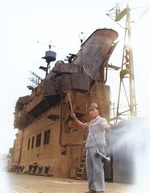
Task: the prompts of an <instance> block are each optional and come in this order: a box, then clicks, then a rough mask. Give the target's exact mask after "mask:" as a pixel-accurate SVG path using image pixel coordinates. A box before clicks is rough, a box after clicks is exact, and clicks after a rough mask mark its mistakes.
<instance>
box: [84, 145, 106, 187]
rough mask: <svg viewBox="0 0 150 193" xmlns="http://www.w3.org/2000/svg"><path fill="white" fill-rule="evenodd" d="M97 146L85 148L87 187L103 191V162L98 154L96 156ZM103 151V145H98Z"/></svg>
mask: <svg viewBox="0 0 150 193" xmlns="http://www.w3.org/2000/svg"><path fill="white" fill-rule="evenodd" d="M96 149H97V147H90V148H87V150H86V172H87V178H88V183H89V189H92V190H95V191H105V177H104V168H103V166H104V163H103V161H102V158H101V157H100V156H98V157H96V156H95V152H96ZM99 149H100V150H101V151H102V152H105V148H104V147H99Z"/></svg>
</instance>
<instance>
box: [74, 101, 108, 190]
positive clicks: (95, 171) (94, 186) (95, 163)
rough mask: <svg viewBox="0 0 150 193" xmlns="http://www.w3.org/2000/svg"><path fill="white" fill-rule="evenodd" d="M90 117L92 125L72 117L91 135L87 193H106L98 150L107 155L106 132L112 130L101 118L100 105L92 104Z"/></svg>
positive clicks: (89, 140)
mask: <svg viewBox="0 0 150 193" xmlns="http://www.w3.org/2000/svg"><path fill="white" fill-rule="evenodd" d="M89 115H90V117H91V118H92V120H91V122H90V123H82V122H81V121H79V120H78V119H77V117H76V115H75V114H74V113H72V114H71V117H72V118H73V119H74V121H75V122H76V124H77V125H79V126H81V127H82V128H89V133H88V137H87V141H86V146H85V147H86V172H87V178H88V184H89V191H88V192H86V193H104V192H105V177H104V169H103V165H104V163H103V159H102V157H101V156H97V155H96V150H97V149H99V151H100V152H101V153H102V154H104V155H105V146H106V141H105V131H107V132H109V131H110V130H111V127H110V125H108V122H107V120H106V119H104V118H102V117H100V116H99V110H98V105H97V104H96V103H91V106H90V108H89Z"/></svg>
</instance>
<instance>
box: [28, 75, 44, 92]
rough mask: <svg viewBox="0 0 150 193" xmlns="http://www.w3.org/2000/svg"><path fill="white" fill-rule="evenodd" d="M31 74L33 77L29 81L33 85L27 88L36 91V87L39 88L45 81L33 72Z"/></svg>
mask: <svg viewBox="0 0 150 193" xmlns="http://www.w3.org/2000/svg"><path fill="white" fill-rule="evenodd" d="M30 74H32V75H33V76H32V77H30V78H29V80H30V81H31V82H32V83H33V85H28V86H27V88H28V89H29V90H34V89H35V87H37V86H38V85H39V84H40V83H41V82H42V81H43V79H42V78H41V77H40V76H38V75H37V74H35V73H34V72H32V71H31V72H30Z"/></svg>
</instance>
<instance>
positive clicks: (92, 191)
mask: <svg viewBox="0 0 150 193" xmlns="http://www.w3.org/2000/svg"><path fill="white" fill-rule="evenodd" d="M85 193H95V191H94V190H89V191H87V192H85Z"/></svg>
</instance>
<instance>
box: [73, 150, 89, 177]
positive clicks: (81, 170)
mask: <svg viewBox="0 0 150 193" xmlns="http://www.w3.org/2000/svg"><path fill="white" fill-rule="evenodd" d="M85 163H86V150H85V151H84V154H83V157H82V160H81V163H80V167H79V169H78V172H77V175H76V177H75V179H76V180H82V179H85V175H84V174H85Z"/></svg>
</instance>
